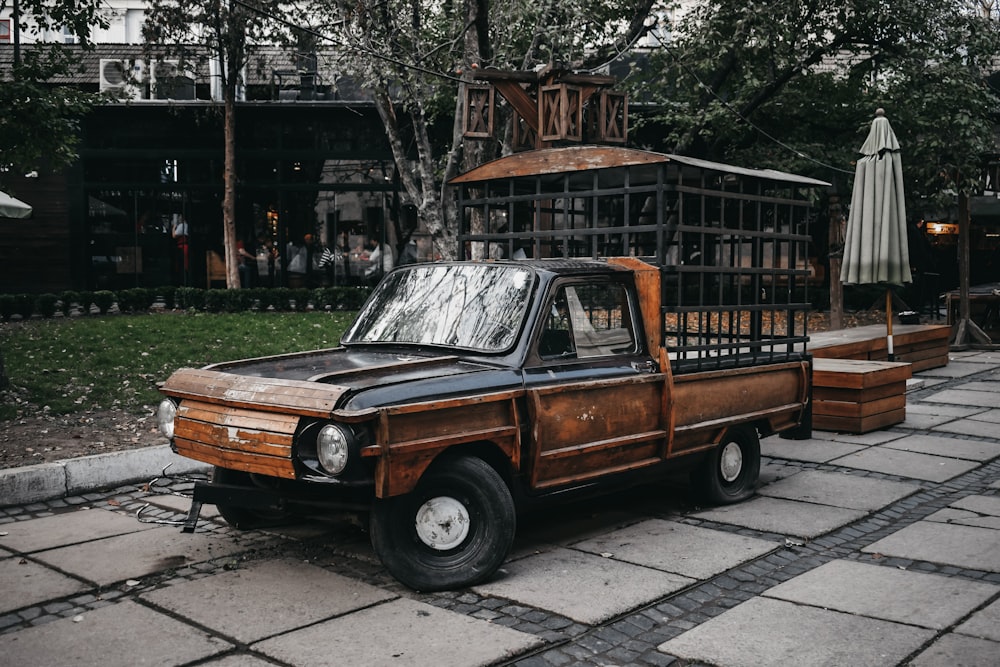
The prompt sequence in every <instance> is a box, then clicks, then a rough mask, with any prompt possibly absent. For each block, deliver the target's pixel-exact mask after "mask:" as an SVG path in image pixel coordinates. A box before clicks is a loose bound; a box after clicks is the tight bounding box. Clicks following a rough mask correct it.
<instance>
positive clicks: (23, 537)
mask: <svg viewBox="0 0 1000 667" xmlns="http://www.w3.org/2000/svg"><path fill="white" fill-rule="evenodd" d="M152 528H155V526H153V525H150V524H143V523H139V522H138V521H136V520H135V517H131V516H126V515H124V514H119V513H117V512H109V511H107V510H99V509H84V510H77V511H72V512H65V513H62V514H56V515H54V516H48V517H43V518H41V519H28V520H27V521H18V522H17V523H8V524H4V528H3V532H5V533H7V534H6V535H4V536H3V537H0V542H2V543H3V545H4V546H6V547H8V548H10V549H13V550H16V551H19V552H21V553H31V552H34V551H41V550H43V549H52V548H55V547H63V546H67V545H70V544H76V543H78V542H88V541H91V540H97V539H101V538H105V537H111V536H113V535H125V534H127V533H137V532H141V531H144V530H150V529H152Z"/></svg>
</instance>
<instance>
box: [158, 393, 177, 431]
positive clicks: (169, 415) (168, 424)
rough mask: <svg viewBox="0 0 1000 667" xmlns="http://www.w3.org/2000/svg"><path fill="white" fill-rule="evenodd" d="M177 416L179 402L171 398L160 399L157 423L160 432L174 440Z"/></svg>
mask: <svg viewBox="0 0 1000 667" xmlns="http://www.w3.org/2000/svg"><path fill="white" fill-rule="evenodd" d="M176 416H177V404H176V403H174V402H173V401H172V400H170V399H169V398H165V399H163V400H162V401H160V406H159V407H158V408H156V425H157V426H158V427H159V429H160V433H162V434H163V435H165V436H167V438H169V439H171V440H173V438H174V417H176Z"/></svg>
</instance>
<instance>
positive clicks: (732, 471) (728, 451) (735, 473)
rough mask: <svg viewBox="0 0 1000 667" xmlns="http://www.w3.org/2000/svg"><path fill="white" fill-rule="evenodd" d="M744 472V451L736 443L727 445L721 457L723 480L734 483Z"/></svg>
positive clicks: (720, 465)
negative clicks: (742, 471)
mask: <svg viewBox="0 0 1000 667" xmlns="http://www.w3.org/2000/svg"><path fill="white" fill-rule="evenodd" d="M741 470H743V449H742V448H741V447H740V446H739V445H738V444H736V443H735V442H730V443H727V444H726V446H725V447H723V449H722V456H720V457H719V472H720V473H721V474H722V479H724V480H726V481H727V482H733V481H735V480H736V478H737V477H739V476H740V471H741Z"/></svg>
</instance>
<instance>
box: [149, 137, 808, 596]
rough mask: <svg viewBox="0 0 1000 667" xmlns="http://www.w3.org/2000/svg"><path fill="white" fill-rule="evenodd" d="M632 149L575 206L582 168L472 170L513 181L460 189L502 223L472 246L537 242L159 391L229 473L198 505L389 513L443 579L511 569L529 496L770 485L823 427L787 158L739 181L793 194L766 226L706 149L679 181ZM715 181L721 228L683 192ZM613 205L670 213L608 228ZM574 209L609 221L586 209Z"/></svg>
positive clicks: (383, 547) (765, 200)
mask: <svg viewBox="0 0 1000 667" xmlns="http://www.w3.org/2000/svg"><path fill="white" fill-rule="evenodd" d="M560 150H564V149H553V151H560ZM595 150H596V149H595ZM600 150H601V151H604V150H608V149H600ZM619 150H623V149H619ZM542 152H545V153H550V152H548V151H542ZM635 153H637V152H635V151H631V152H626V153H625V154H619V155H617V159H619V161H622V160H624V163H623V164H620V165H619V167H618V168H619V169H625V170H626V171H625V172H623V174H624V175H622V174H619V173H618V172H614V173H613V174H612V176H614V178H616V179H617V178H623V179H624V181H625V183H626V184H627V187H623V188H620V191H619V190H616V189H615V188H611V187H610V186H609V183H607V182H604V183H603V184H602V182H601V174H602V173H603V172H602V171H601V170H600V169H598V171H596V172H594V173H595V174H597V175H594V176H591V175H587V174H590V172H586V171H585V172H584V174H585V175H586V178H591V177H592V178H593V182H594V185H595V190H594V192H592V193H589V194H588V193H585V192H581V191H580V188H579V184H576V186H575V187H576V188H577V191H576V192H575V193H574V194H578V195H579V197H573V198H569V197H567V196H566V195H565V193H566V192H569V191H570V190H571V189H572V188H570V187H569V185H568V183H565V182H562V181H561V180H560V179H562V178H566V179H574V178H578V177H579V176H580V171H579V170H568V171H564V172H562V173H561V174H562V175H561V176H560V178H556V179H555V180H553V179H552V174H549V173H545V174H544V175H545V179H543V180H544V182H543V181H532V182H531V183H528V184H527V186H528V187H521V186H522V185H524V184H521V183H520V182H519V180H518V179H519V178H521V177H520V176H518V174H519V173H520V172H519V170H521V169H526V167H525V165H524V164H522V161H523V160H525V159H529V160H534V161H535V162H537V160H538V157H539V156H529V157H528V158H524V157H520V156H514V157H515V158H518V159H516V160H514V162H513V163H510V162H508V163H507V165H506V167H504V168H503V169H500V172H502V173H504V174H506V176H505V177H504V178H513V179H514V181H513V182H511V183H507V185H506V186H504V187H497V186H496V185H495V184H494V183H493V182H492V181H493V180H494V178H498V177H495V176H490V174H492V173H493V171H494V170H496V169H497V165H494V164H493V163H490V164H489V165H484V167H485V168H486V171H485V172H481V173H480V176H484V174H485V175H486V176H488V177H484V178H479V179H478V180H477V179H475V178H473V179H471V180H467V183H469V184H475V187H476V194H477V195H482V194H483V193H485V194H486V195H490V193H491V192H493V191H494V189H495V190H496V192H498V193H504V194H503V195H502V196H501V195H499V194H498V195H497V196H496V197H495V198H494V197H492V196H488V197H487V198H482V197H478V196H477V198H474V199H470V198H469V197H468V196H466V195H469V194H471V193H472V191H471V190H467V189H465V186H463V189H462V191H461V192H462V196H461V198H460V203H461V205H462V209H463V210H464V211H466V212H467V213H468V212H470V211H472V210H475V212H476V215H475V216H472V217H479V218H480V219H481V220H483V219H484V220H487V221H489V224H488V225H486V227H485V229H480V230H479V231H477V232H476V233H475V234H472V233H471V231H470V229H471V228H469V227H465V228H463V229H464V230H465V232H464V235H463V247H466V246H468V247H471V248H476V247H477V245H478V248H479V249H480V250H482V251H484V254H488V255H493V254H494V253H493V252H491V251H490V245H491V244H493V245H501V246H503V247H505V248H506V250H507V251H508V252H511V251H513V250H514V249H515V245H516V246H517V248H516V249H517V250H521V251H530V252H531V257H532V258H530V259H524V260H502V259H501V260H489V261H460V262H439V263H431V264H416V265H407V266H405V267H400V268H397V269H396V270H394V271H392V272H391V273H389V274H388V275H387V276H386V277H385V278H384V279H383V281H382V282H381V283H380V284H379V286H378V287H377V288H376V290H375V291H374V292H373V294H372V296H371V297H370V299H369V300H368V302H367V303H366V304H365V306H364V307H363V308H362V309H361V311H360V312H359V314H358V317H357V319H356V321H355V323H354V324H353V325H352V326H351V328H350V329H349V330H348V332H347V333H346V334H345V336H344V338H343V340H342V344H341V346H340V347H338V348H334V349H329V350H316V351H312V352H305V353H296V354H288V355H280V356H277V357H269V358H263V359H248V360H241V361H234V362H227V363H222V364H215V365H212V366H209V367H207V368H204V369H181V370H178V371H176V372H175V373H174V374H173V375H171V377H170V378H169V379H168V380H167V381H166V382H165V383H164V384H163V385H162V392H163V393H164V395H165V396H166V398H165V400H164V402H163V403H162V404H161V408H160V410H159V421H160V423H161V428H163V430H164V432H165V434H166V435H168V437H170V438H171V442H172V443H173V446H174V447H175V449H176V450H177V451H178V452H179V453H181V454H183V455H185V456H188V457H191V458H194V459H197V460H201V461H204V462H206V463H209V464H212V465H213V466H215V475H214V479H213V481H212V482H211V483H201V484H198V485H197V486H196V488H195V501H196V503H200V502H209V503H214V504H217V505H218V506H219V509H220V512H221V513H222V515H223V517H225V518H226V519H227V520H228V521H229V522H230V523H232V524H233V525H235V526H237V527H250V526H253V525H258V524H259V523H261V522H263V521H269V520H276V519H279V518H281V517H282V516H283V515H284V513H286V512H324V511H329V510H330V509H331V508H350V509H359V510H366V511H369V512H370V519H371V520H370V531H371V537H372V543H373V546H374V548H375V552H376V554H377V555H378V556H379V558H380V559H381V560H382V561H383V563H384V564H385V566H386V567H387V569H388V570H389V571H390V572H391V573H392V574H393V575H394V576H396V577H397V578H398V579H399V580H400V581H402V582H403V583H405V584H407V585H409V586H411V587H413V588H416V589H418V590H433V589H441V588H454V587H459V586H466V585H470V584H473V583H476V582H479V581H482V580H484V579H485V578H488V577H489V576H491V575H492V574H493V572H495V571H496V569H497V568H499V567H500V565H501V564H502V563H503V561H504V559H505V558H506V556H507V553H508V551H509V549H510V546H511V543H512V541H513V537H514V532H515V525H516V516H517V513H518V511H519V510H520V511H526V508H528V507H531V506H532V502H533V501H540V500H542V499H544V498H546V497H549V496H552V495H554V494H559V495H560V496H565V495H566V492H568V491H572V490H575V489H584V488H585V489H587V490H589V491H595V490H599V489H602V488H612V487H615V488H620V486H621V485H623V484H634V483H638V482H640V481H643V482H645V481H649V480H665V479H666V478H667V477H666V476H667V474H668V473H671V472H676V471H677V470H687V471H689V472H690V474H691V479H692V484H693V488H694V489H695V490H696V491H698V492H699V493H700V494H701V495H702V496H703V497H704V498H706V499H707V500H709V501H710V502H715V503H728V502H737V501H739V500H742V499H744V498H747V497H749V496H750V495H752V494H753V492H754V489H755V487H756V484H757V477H758V473H759V468H760V447H759V437H760V436H761V435H769V434H771V433H787V434H797V435H806V434H808V431H809V428H810V421H809V420H810V396H809V393H810V389H809V388H810V373H811V361H810V357H809V355H808V353H807V352H806V349H805V342H806V336H805V332H804V324H800V323H799V317H798V315H800V314H801V313H800V312H799V311H801V310H802V309H803V307H804V302H799V301H797V300H796V299H795V298H793V297H796V296H798V292H796V283H797V281H798V279H799V278H800V276H804V275H805V274H803V273H801V271H802V269H800V268H799V266H798V264H797V263H796V261H795V257H796V252H797V251H796V250H794V249H792V248H791V244H793V243H800V242H802V240H803V238H804V237H803V235H802V234H801V233H799V230H798V229H797V228H795V224H796V223H795V222H794V221H793V220H792V218H789V217H788V216H789V214H790V212H792V213H794V212H796V211H798V208H797V207H798V206H799V205H798V204H795V205H794V206H793V205H792V204H790V203H789V202H794V201H795V200H789V199H785V198H781V197H778V196H777V194H776V192H775V191H774V190H773V185H774V183H775V178H776V177H775V175H774V172H768V173H767V174H766V178H765V176H763V175H759V174H757V175H754V174H745V173H743V172H745V171H748V170H742V171H740V172H738V173H739V174H740V176H741V177H742V178H743V179H745V180H746V181H748V182H750V183H755V182H756V181H755V179H756V180H760V181H761V183H763V184H765V185H767V186H768V187H767V188H764V189H761V190H760V192H759V193H758V194H752V193H751V192H750V191H749V190H748V189H747V187H746V186H747V184H746V183H742V184H741V185H740V188H742V190H741V193H740V197H742V198H744V199H749V201H751V202H753V203H754V209H753V210H756V211H757V212H758V214H761V213H762V212H764V211H766V210H770V209H769V208H768V207H776V208H775V214H774V215H766V216H765V218H768V219H770V220H771V222H772V223H773V222H774V220H780V219H781V216H785V217H786V218H787V219H788V230H786V232H781V231H780V229H779V230H778V231H775V230H774V228H773V227H771V228H765V225H764V223H763V222H761V223H760V224H757V223H754V224H751V219H750V216H749V215H747V210H746V209H744V208H741V206H745V205H746V203H745V202H744V204H742V205H738V204H737V203H735V202H730V201H729V199H734V200H737V199H738V198H736V197H735V196H734V195H733V194H732V193H729V192H728V190H725V189H726V188H730V187H733V184H732V182H730V181H729V180H727V178H726V176H728V175H732V174H731V172H726V171H723V172H720V173H721V175H720V174H716V173H715V172H716V171H718V170H719V169H722V166H719V165H716V166H710V165H707V164H699V165H698V169H697V171H698V173H699V178H700V181H699V182H700V185H699V186H698V187H695V186H694V185H692V184H691V182H690V180H691V178H692V177H691V175H690V174H689V173H687V172H686V171H684V170H681V171H684V173H683V174H682V175H681V176H680V177H679V178H680V181H679V184H678V185H677V186H676V188H675V190H672V191H671V190H669V189H667V188H666V187H665V184H666V183H667V182H669V179H668V178H667V176H668V175H670V174H673V176H674V177H678V175H677V174H676V173H673V172H660V171H658V170H659V169H668V168H669V169H674V170H675V171H676V167H677V164H675V161H673V160H671V159H669V158H670V156H657V155H656V154H640V155H641V157H642V158H643V159H641V160H637V161H634V166H636V167H637V168H638V169H639V171H637V172H636V173H635V174H632V173H631V172H630V171H629V169H630V168H631V167H630V165H632V162H630V161H629V159H626V158H629V156H632V157H635V156H634V155H633V154H635ZM553 157H558V155H557V156H553ZM575 157H576V158H579V157H581V156H580V155H578V154H576V156H575ZM592 157H593V158H594V159H593V160H592V162H593V161H596V160H597V157H601V156H597V157H594V156H592ZM603 159H605V160H606V159H608V156H607V155H604V156H603ZM506 160H510V158H507V159H506ZM500 162H503V160H501V161H500ZM570 163H572V164H576V165H579V164H580V160H579V159H573V160H570ZM544 164H548V165H550V166H549V167H545V168H544V169H542V171H543V172H544V171H545V169H553V168H554V167H551V163H544ZM531 166H532V169H534V170H535V171H538V165H537V164H533V165H531ZM484 167H481V168H480V170H482V169H484ZM702 172H704V173H702ZM470 173H472V174H474V173H475V171H474V172H470ZM713 174H714V175H713ZM525 177H528V178H529V179H535V178H537V177H538V175H537V174H535V175H530V174H528V175H526V176H525ZM650 178H651V179H652V181H653V184H654V185H653V186H652V187H650V186H648V185H643V183H644V182H645V181H644V179H646V180H648V179H650ZM788 178H789V179H791V182H792V183H793V184H794V185H795V187H799V186H801V185H803V183H802V182H800V180H796V178H797V177H788ZM736 180H739V179H736ZM778 182H780V183H784V181H781V180H780V179H778ZM712 184H715V185H716V186H718V187H721V188H723V189H724V191H723V194H724V195H725V197H723V199H725V200H726V201H725V204H726V205H725V206H721V205H720V206H719V207H715V208H713V207H712V206H705V205H704V202H702V205H701V206H700V207H699V210H700V211H701V215H706V212H707V214H709V215H710V216H711V217H712V223H711V224H703V225H696V224H694V223H693V222H692V221H685V217H684V215H683V210H684V208H685V203H684V197H686V196H687V194H688V193H689V191H690V193H696V194H697V196H698V197H702V198H704V197H706V196H707V195H706V193H708V192H712V188H711V185H712ZM758 185H760V186H761V188H763V185H761V184H758ZM597 186H602V187H597ZM470 187H471V186H470ZM547 188H549V189H553V190H555V192H549V191H548V190H547ZM525 192H531V193H533V194H532V195H530V196H526V195H525V194H524V193H525ZM670 192H674V193H675V194H676V195H677V196H678V197H679V199H671V197H670V196H668V195H669V193H670ZM616 193H617V194H616ZM557 195H561V197H559V196H557ZM618 195H621V196H623V197H625V201H620V202H617V203H615V197H616V196H618ZM640 195H641V196H640ZM630 197H635V198H636V199H635V201H629V198H630ZM609 199H610V202H611V203H610V208H609V201H608V200H609ZM688 205H690V203H689V204H688ZM727 207H730V208H733V209H736V210H739V211H741V212H740V216H739V222H738V226H737V227H735V228H734V227H733V226H731V225H729V224H728V223H727V222H726V219H725V218H724V216H723V217H718V216H721V215H722V214H723V213H724V212H725V210H726V208H727ZM603 209H607V210H605V211H604V212H608V211H610V212H614V211H616V210H617V211H619V213H621V214H622V215H625V214H626V213H627V212H629V211H634V212H635V213H636V214H638V215H639V216H640V217H639V218H638V220H640V221H641V219H642V217H643V216H645V217H647V218H649V217H652V218H653V220H654V222H653V223H652V224H648V225H647V224H633V221H632V219H631V218H629V217H628V216H626V217H625V218H624V222H625V223H626V224H625V225H624V226H623V225H622V224H612V223H611V222H608V223H606V224H598V223H597V221H598V220H599V216H598V213H600V212H601V211H602V210H603ZM779 209H780V211H782V213H780V215H779V214H778V212H777V211H778V210H779ZM672 211H673V212H674V213H676V220H675V221H674V223H672V225H671V224H666V220H667V219H669V215H668V214H669V213H671V212H672ZM560 212H561V214H560ZM501 213H502V214H501ZM577 215H584V216H585V217H587V219H589V220H591V221H592V222H593V224H592V225H591V226H589V227H588V226H578V225H576V224H575V223H574V222H573V218H574V217H575V216H577ZM717 217H718V219H716V218H717ZM525 220H527V221H534V222H531V223H530V225H529V226H528V227H527V228H525V227H524V225H523V224H522V222H523V221H525ZM512 222H514V223H516V224H511V223H512ZM619 222H620V221H619ZM765 222H766V220H765ZM493 225H496V228H495V229H493V228H491V226H493ZM517 227H521V228H520V229H513V230H512V228H517ZM693 230H698V232H697V234H698V237H697V238H695V237H693V236H691V235H692V234H694V233H695V232H694V231H693ZM599 237H600V239H603V241H602V243H603V244H604V245H605V246H606V247H608V248H610V249H617V250H619V251H623V250H630V249H631V250H634V249H635V248H632V245H635V246H636V248H637V247H638V245H640V244H645V243H648V242H650V241H651V242H652V243H653V244H654V245H653V247H654V248H655V250H656V252H655V254H654V255H651V256H649V255H646V256H642V257H639V256H636V254H637V253H636V254H631V253H623V254H620V255H618V256H613V257H608V258H604V257H596V256H590V257H586V256H585V257H579V258H576V257H572V256H570V255H571V251H572V250H573V249H580V248H583V249H588V248H589V249H591V250H592V251H593V253H592V254H594V255H596V254H597V253H596V248H598V247H599V245H600V244H599V243H598V238H599ZM707 237H711V238H707ZM464 241H468V244H466V243H465V242H464ZM571 241H572V243H571ZM615 244H618V245H617V246H616V245H615ZM781 244H786V245H788V247H785V248H784V249H782V248H781V247H780V246H781ZM693 245H697V246H698V247H699V249H700V250H699V256H700V257H701V259H698V256H692V253H691V252H690V250H691V248H690V246H693ZM560 247H561V249H562V251H563V252H562V254H563V256H562V257H554V256H552V254H553V253H552V250H553V249H554V248H560ZM494 249H495V248H494ZM775 249H777V250H778V255H777V259H775V256H770V259H769V260H768V266H767V267H766V271H764V270H762V269H760V268H759V265H760V264H761V263H762V262H763V260H764V258H765V257H767V256H768V252H770V251H772V250H775ZM671 252H673V253H674V254H675V255H676V256H677V257H683V259H678V260H676V261H670V260H668V258H667V256H668V255H669V254H670V253H671ZM525 254H527V252H525ZM709 254H711V256H710V257H709V256H708V255H709ZM744 258H746V260H747V261H746V262H744V261H743V260H744ZM789 258H790V259H789ZM708 267H710V268H708ZM806 272H807V269H806ZM803 280H804V278H803ZM767 292H770V294H771V297H770V298H768V299H767V302H764V299H763V298H762V297H763V295H764V293H767ZM777 294H782V295H783V296H781V297H780V298H779V297H778V296H776V295H777ZM661 483H664V482H662V481H661Z"/></svg>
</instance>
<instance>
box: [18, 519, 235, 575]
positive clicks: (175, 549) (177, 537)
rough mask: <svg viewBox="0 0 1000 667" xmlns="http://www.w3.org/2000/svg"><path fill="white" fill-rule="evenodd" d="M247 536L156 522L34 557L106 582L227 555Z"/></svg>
mask: <svg viewBox="0 0 1000 667" xmlns="http://www.w3.org/2000/svg"><path fill="white" fill-rule="evenodd" d="M252 539H253V538H252V537H250V539H248V540H247V541H246V542H243V543H241V542H240V541H237V540H236V539H234V538H233V537H232V536H228V535H218V534H213V533H193V534H189V533H181V532H180V530H178V529H177V528H175V527H168V526H158V527H154V530H145V531H142V532H139V533H132V534H129V535H118V536H115V537H107V538H104V539H101V540H94V541H93V542H87V543H85V544H79V545H76V546H73V547H62V548H60V549H53V550H50V551H43V552H41V553H39V554H37V555H36V558H38V560H40V561H42V562H44V563H46V564H48V565H52V566H53V567H57V568H59V569H60V570H62V571H64V572H69V573H71V574H74V575H76V576H78V577H82V578H84V579H87V580H88V581H92V582H94V583H95V584H97V585H99V586H106V585H108V584H113V583H115V582H119V581H124V580H125V579H141V578H142V577H144V576H146V575H150V574H154V573H157V572H162V571H163V570H169V569H174V568H178V567H183V566H186V565H190V564H191V563H198V562H202V561H207V560H211V559H213V558H220V557H222V556H229V555H232V554H236V553H239V552H241V551H245V550H246V549H247V544H252V542H251V541H250V540H252Z"/></svg>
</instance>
